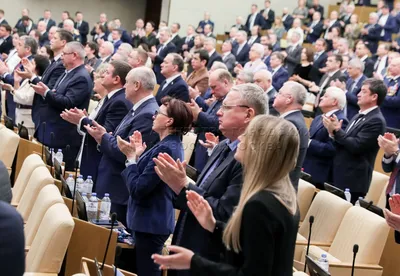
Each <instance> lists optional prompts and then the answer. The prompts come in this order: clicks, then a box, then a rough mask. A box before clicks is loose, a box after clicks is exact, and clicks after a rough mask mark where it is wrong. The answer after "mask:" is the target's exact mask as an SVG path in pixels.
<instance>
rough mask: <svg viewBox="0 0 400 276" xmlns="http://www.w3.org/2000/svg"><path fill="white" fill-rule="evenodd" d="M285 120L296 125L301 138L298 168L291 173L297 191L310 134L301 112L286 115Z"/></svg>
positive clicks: (291, 179)
mask: <svg viewBox="0 0 400 276" xmlns="http://www.w3.org/2000/svg"><path fill="white" fill-rule="evenodd" d="M284 119H286V120H288V121H289V122H291V123H292V124H294V126H295V127H296V128H297V130H298V131H299V136H300V150H299V156H298V157H297V162H296V167H295V168H294V170H293V171H291V172H290V181H291V182H292V184H293V186H294V188H295V189H296V191H297V187H298V185H299V179H300V173H301V168H302V166H303V162H304V158H305V157H306V153H307V148H308V140H309V134H308V129H307V126H306V123H305V121H304V116H303V114H302V113H301V111H300V110H299V111H296V112H293V113H290V114H288V115H286V116H285V118H284Z"/></svg>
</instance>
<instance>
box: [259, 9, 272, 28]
mask: <svg viewBox="0 0 400 276" xmlns="http://www.w3.org/2000/svg"><path fill="white" fill-rule="evenodd" d="M264 11H265V9H264V10H261V11H260V14H261V15H262V16H263V17H264ZM274 22H275V12H274V11H273V10H272V9H269V11H268V19H265V17H264V25H263V26H262V29H263V30H269V29H271V28H272V25H273V24H274Z"/></svg>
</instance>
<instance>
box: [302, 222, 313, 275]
mask: <svg viewBox="0 0 400 276" xmlns="http://www.w3.org/2000/svg"><path fill="white" fill-rule="evenodd" d="M308 222H309V223H310V231H309V232H308V241H307V251H306V256H308V250H310V242H311V230H312V225H313V223H314V216H310V218H309V219H308ZM306 269H307V258H306V260H305V261H304V272H306Z"/></svg>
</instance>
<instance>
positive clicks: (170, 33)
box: [158, 27, 172, 36]
mask: <svg viewBox="0 0 400 276" xmlns="http://www.w3.org/2000/svg"><path fill="white" fill-rule="evenodd" d="M158 32H159V33H160V32H165V33H166V34H168V35H169V36H171V35H172V32H171V29H170V28H168V27H161V28H160V29H159V30H158Z"/></svg>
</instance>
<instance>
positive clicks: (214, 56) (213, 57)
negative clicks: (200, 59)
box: [204, 37, 222, 70]
mask: <svg viewBox="0 0 400 276" xmlns="http://www.w3.org/2000/svg"><path fill="white" fill-rule="evenodd" d="M216 46H217V41H216V40H215V38H211V37H209V38H206V39H205V40H204V50H206V51H207V52H208V56H209V59H208V62H207V69H208V70H210V69H211V66H212V65H213V64H214V62H215V61H220V62H222V57H221V55H220V54H218V53H217V51H216V50H215V47H216Z"/></svg>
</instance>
